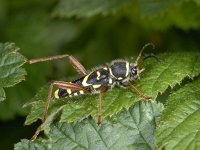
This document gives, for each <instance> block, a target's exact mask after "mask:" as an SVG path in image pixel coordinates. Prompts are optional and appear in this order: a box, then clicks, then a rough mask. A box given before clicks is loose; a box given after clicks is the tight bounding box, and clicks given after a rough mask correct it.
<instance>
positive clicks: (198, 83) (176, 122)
mask: <svg viewBox="0 0 200 150" xmlns="http://www.w3.org/2000/svg"><path fill="white" fill-rule="evenodd" d="M156 144H157V146H158V148H161V147H165V149H166V150H178V149H182V150H188V149H190V150H198V149H199V147H200V78H198V79H197V80H195V81H193V82H192V83H189V84H186V85H185V86H184V87H182V88H181V89H179V90H177V91H176V92H175V93H174V94H172V95H171V96H170V97H169V99H168V102H167V106H166V108H165V110H164V112H163V114H162V115H161V120H160V123H159V127H158V130H157V133H156Z"/></svg>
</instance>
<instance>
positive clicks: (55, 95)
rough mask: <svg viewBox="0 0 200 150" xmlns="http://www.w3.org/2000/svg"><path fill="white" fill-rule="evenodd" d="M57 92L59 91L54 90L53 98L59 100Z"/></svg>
mask: <svg viewBox="0 0 200 150" xmlns="http://www.w3.org/2000/svg"><path fill="white" fill-rule="evenodd" d="M58 91H59V89H58V90H56V91H55V92H54V97H55V98H56V99H59V96H58Z"/></svg>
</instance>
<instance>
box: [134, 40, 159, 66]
mask: <svg viewBox="0 0 200 150" xmlns="http://www.w3.org/2000/svg"><path fill="white" fill-rule="evenodd" d="M148 46H152V48H153V49H154V48H155V45H154V44H153V43H147V44H145V45H144V46H143V47H142V49H141V51H140V53H139V55H138V57H137V58H136V61H135V65H136V66H138V62H139V60H140V58H141V56H142V53H143V51H144V50H145V48H147V47H148Z"/></svg>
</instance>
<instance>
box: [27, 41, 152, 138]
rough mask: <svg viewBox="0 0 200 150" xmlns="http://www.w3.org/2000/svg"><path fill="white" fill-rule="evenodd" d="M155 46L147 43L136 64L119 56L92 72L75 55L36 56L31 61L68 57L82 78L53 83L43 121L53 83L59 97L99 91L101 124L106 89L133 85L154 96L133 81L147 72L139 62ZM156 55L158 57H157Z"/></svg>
mask: <svg viewBox="0 0 200 150" xmlns="http://www.w3.org/2000/svg"><path fill="white" fill-rule="evenodd" d="M149 45H151V46H153V47H154V45H153V44H152V43H148V44H146V45H145V46H143V48H142V50H141V51H140V53H139V55H138V57H137V59H136V61H135V62H134V63H132V62H129V61H127V60H125V59H117V60H114V61H112V62H111V63H107V64H105V65H102V66H100V67H96V68H95V69H93V70H92V71H90V72H87V71H86V70H85V68H84V67H83V66H82V65H81V64H80V63H79V62H78V61H77V60H76V59H75V58H74V57H73V56H71V55H68V54H65V55H58V56H53V57H47V58H40V59H33V60H29V61H28V62H29V63H30V64H33V63H37V62H42V61H50V60H55V59H61V58H66V57H67V58H68V59H69V61H70V63H71V64H72V66H73V67H74V68H75V69H76V71H77V72H79V73H80V74H81V75H82V77H80V78H78V79H76V80H74V81H72V82H64V81H53V82H52V83H51V85H50V89H49V93H48V98H47V102H46V106H45V110H44V114H43V120H42V121H43V123H44V122H45V120H46V115H47V111H48V108H49V103H50V100H51V97H52V91H53V86H56V87H57V88H58V89H57V90H56V91H55V92H54V97H55V98H56V99H61V98H66V97H73V96H78V95H81V94H91V93H98V94H99V110H98V121H97V124H98V125H100V124H101V113H102V93H104V92H106V91H107V90H109V89H112V88H113V87H115V86H116V85H117V86H120V87H125V88H126V87H130V88H132V89H134V90H135V91H136V93H138V94H139V95H140V96H142V97H143V98H144V99H149V98H150V97H148V96H145V95H144V94H143V93H142V92H141V91H140V90H138V89H137V88H136V87H135V86H134V85H132V84H131V82H130V81H136V80H139V79H140V74H141V72H143V71H144V68H143V69H140V68H139V64H141V62H142V61H140V58H141V55H142V52H143V50H144V49H145V48H146V47H147V46H149ZM153 57H155V56H153ZM40 130H41V129H40V128H38V130H37V131H36V133H35V134H34V136H33V137H32V140H34V139H35V138H36V137H37V135H38V134H39V132H40Z"/></svg>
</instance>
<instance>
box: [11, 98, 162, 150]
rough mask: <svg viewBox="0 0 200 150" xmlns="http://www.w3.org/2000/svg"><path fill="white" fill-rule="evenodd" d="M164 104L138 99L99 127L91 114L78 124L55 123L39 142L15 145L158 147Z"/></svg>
mask: <svg viewBox="0 0 200 150" xmlns="http://www.w3.org/2000/svg"><path fill="white" fill-rule="evenodd" d="M162 110H163V105H162V104H161V103H157V102H155V101H154V102H153V101H150V102H142V101H140V102H138V103H136V104H135V105H134V106H133V107H131V108H130V109H129V110H123V111H122V112H120V113H119V114H117V115H114V116H113V117H112V119H106V120H105V121H104V122H103V124H102V126H101V127H100V128H99V127H98V126H97V124H96V121H95V120H93V119H92V118H91V117H89V118H87V119H84V120H83V121H81V122H77V123H59V122H56V123H53V124H52V125H51V130H50V133H49V134H48V136H47V137H48V138H47V139H38V140H36V141H35V142H30V141H28V140H22V141H21V142H20V143H18V144H16V145H15V150H19V149H20V150H21V149H35V148H40V149H45V148H47V147H48V149H68V150H71V149H110V150H116V149H140V150H154V149H155V144H154V140H153V137H154V133H155V128H156V123H157V121H156V120H157V119H158V117H159V115H160V113H161V112H162Z"/></svg>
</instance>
